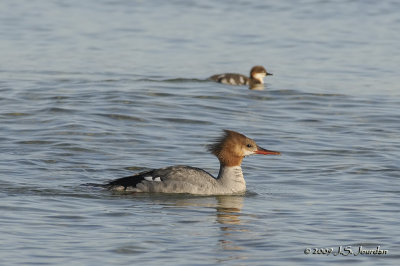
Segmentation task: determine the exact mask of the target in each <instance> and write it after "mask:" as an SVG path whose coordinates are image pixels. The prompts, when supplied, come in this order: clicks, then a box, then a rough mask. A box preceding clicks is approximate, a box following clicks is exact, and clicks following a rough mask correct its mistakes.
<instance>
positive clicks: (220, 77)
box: [208, 66, 272, 87]
mask: <svg viewBox="0 0 400 266" xmlns="http://www.w3.org/2000/svg"><path fill="white" fill-rule="evenodd" d="M268 75H272V74H271V73H268V72H267V70H265V68H264V67H263V66H254V67H253V68H252V69H251V70H250V77H246V76H245V75H242V74H235V73H225V74H217V75H213V76H211V77H209V78H208V79H209V80H213V81H216V82H219V83H224V84H229V85H248V86H250V87H252V86H254V85H256V84H264V77H265V76H268Z"/></svg>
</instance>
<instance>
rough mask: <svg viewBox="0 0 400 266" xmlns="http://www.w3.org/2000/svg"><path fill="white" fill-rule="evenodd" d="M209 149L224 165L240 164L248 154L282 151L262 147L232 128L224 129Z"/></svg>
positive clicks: (271, 153)
mask: <svg viewBox="0 0 400 266" xmlns="http://www.w3.org/2000/svg"><path fill="white" fill-rule="evenodd" d="M207 147H208V150H209V151H210V152H211V153H212V154H214V155H215V156H217V158H218V160H219V161H220V163H221V164H222V165H224V166H239V165H241V163H242V160H243V158H244V157H245V156H247V155H252V154H264V155H268V154H270V155H279V154H280V152H277V151H270V150H266V149H264V148H261V147H260V146H258V145H257V144H256V142H255V141H254V140H252V139H250V138H248V137H246V136H245V135H243V134H240V133H238V132H235V131H232V130H224V134H223V135H222V136H221V137H220V138H219V139H217V140H216V141H215V143H213V144H209V145H208V146H207Z"/></svg>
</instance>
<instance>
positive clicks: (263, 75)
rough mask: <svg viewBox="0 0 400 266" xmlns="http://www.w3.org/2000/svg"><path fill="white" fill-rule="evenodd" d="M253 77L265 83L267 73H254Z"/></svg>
mask: <svg viewBox="0 0 400 266" xmlns="http://www.w3.org/2000/svg"><path fill="white" fill-rule="evenodd" d="M253 77H254V78H255V79H256V80H258V81H260V82H261V83H264V77H265V73H257V74H254V75H253Z"/></svg>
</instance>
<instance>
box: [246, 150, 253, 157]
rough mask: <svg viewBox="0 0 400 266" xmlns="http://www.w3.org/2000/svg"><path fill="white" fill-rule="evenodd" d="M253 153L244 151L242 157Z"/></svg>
mask: <svg viewBox="0 0 400 266" xmlns="http://www.w3.org/2000/svg"><path fill="white" fill-rule="evenodd" d="M252 154H254V151H244V156H248V155H252Z"/></svg>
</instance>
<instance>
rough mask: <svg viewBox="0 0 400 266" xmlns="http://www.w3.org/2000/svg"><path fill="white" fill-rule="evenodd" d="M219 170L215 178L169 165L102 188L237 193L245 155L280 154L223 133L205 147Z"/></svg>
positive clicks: (241, 188) (243, 184) (242, 188)
mask: <svg viewBox="0 0 400 266" xmlns="http://www.w3.org/2000/svg"><path fill="white" fill-rule="evenodd" d="M208 150H209V151H210V152H211V153H212V154H214V155H215V156H216V157H217V158H218V160H219V162H220V169H219V173H218V176H217V177H214V176H212V175H211V174H209V173H208V172H206V171H204V170H202V169H199V168H195V167H191V166H183V165H177V166H170V167H166V168H160V169H152V170H148V171H144V172H140V173H138V174H135V175H132V176H128V177H123V178H119V179H116V180H114V181H111V182H109V183H108V184H106V185H105V186H106V187H108V188H109V189H112V190H117V191H131V192H161V193H189V194H197V195H224V194H237V193H243V192H245V191H246V182H245V180H244V178H243V173H242V168H241V167H240V165H241V163H242V160H243V158H244V157H245V156H248V155H252V154H264V155H267V154H270V155H279V154H280V152H277V151H271V150H266V149H263V148H261V147H260V146H258V145H257V144H256V142H255V141H254V140H252V139H250V138H248V137H246V136H245V135H242V134H240V133H238V132H235V131H232V130H224V134H223V135H222V137H220V138H219V139H217V140H216V142H215V143H213V144H210V145H208Z"/></svg>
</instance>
